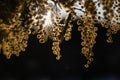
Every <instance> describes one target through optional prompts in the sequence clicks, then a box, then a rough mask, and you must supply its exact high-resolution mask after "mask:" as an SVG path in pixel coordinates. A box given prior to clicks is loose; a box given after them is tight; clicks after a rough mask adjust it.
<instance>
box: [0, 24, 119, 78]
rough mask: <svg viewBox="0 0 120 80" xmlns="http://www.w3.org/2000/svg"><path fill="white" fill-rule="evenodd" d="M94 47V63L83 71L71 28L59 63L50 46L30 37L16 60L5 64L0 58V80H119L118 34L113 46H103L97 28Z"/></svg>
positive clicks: (78, 45) (75, 33)
mask: <svg viewBox="0 0 120 80" xmlns="http://www.w3.org/2000/svg"><path fill="white" fill-rule="evenodd" d="M96 26H98V28H99V30H98V37H97V39H96V41H97V43H96V44H95V46H94V48H93V52H94V54H95V55H94V62H93V63H92V64H91V65H90V67H89V68H88V69H86V68H84V64H85V63H86V59H85V58H84V56H83V55H82V54H81V35H80V32H78V31H77V26H76V25H75V24H74V28H73V31H72V33H73V34H72V39H71V40H70V41H68V42H63V43H62V44H61V55H62V58H61V60H60V61H57V60H56V59H55V56H54V55H53V54H52V50H51V46H52V42H51V41H50V40H48V42H47V43H45V44H39V41H38V40H37V39H36V36H33V35H30V38H29V43H28V47H27V48H26V51H25V52H21V53H20V56H19V57H16V56H14V55H12V57H11V59H9V60H7V59H6V58H5V56H3V54H0V80H120V77H119V74H120V33H118V34H117V35H114V36H113V40H114V42H113V43H112V44H108V43H107V42H106V38H107V37H106V36H105V33H106V30H105V29H104V28H102V27H101V25H100V24H97V25H96Z"/></svg>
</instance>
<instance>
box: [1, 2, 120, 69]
mask: <svg viewBox="0 0 120 80" xmlns="http://www.w3.org/2000/svg"><path fill="white" fill-rule="evenodd" d="M17 2H18V4H16V7H15V8H14V9H15V10H10V11H11V12H8V11H9V8H8V7H7V6H6V7H7V8H3V9H5V10H8V11H5V12H4V10H3V11H1V9H2V8H1V7H3V6H1V5H0V49H1V50H2V51H3V54H4V55H5V56H6V57H7V58H8V59H9V58H10V56H11V55H12V54H15V55H17V56H18V55H19V53H20V52H21V51H25V48H26V47H27V42H28V38H29V35H30V34H32V35H37V38H38V39H39V42H40V43H45V42H46V41H47V40H48V39H51V40H52V41H53V43H52V50H53V53H54V55H56V56H57V57H56V59H57V60H59V59H60V57H61V55H60V44H61V43H62V41H64V40H65V41H68V40H70V39H71V34H72V28H73V26H74V24H75V22H77V25H78V26H79V27H78V31H81V39H82V42H81V46H82V50H81V52H82V54H83V55H84V56H85V57H86V59H87V64H86V65H85V67H86V68H88V67H89V65H90V64H91V62H92V61H93V56H94V53H93V50H92V49H93V47H94V45H95V43H96V40H95V39H96V37H97V30H98V27H97V26H95V23H96V22H97V23H98V24H101V25H102V27H103V28H106V29H107V33H106V35H107V37H108V39H107V42H109V43H111V42H112V35H113V34H117V33H118V32H119V31H120V0H64V1H63V0H18V1H17ZM0 4H2V1H0ZM4 5H5V3H4ZM4 7H5V6H4ZM101 8H102V9H101ZM99 9H100V10H101V11H100V10H99ZM63 11H65V12H66V14H67V15H66V16H65V15H63V16H65V18H64V17H63V16H62V12H63ZM77 11H78V13H79V11H80V12H81V14H80V15H78V14H77ZM2 12H3V13H2ZM6 12H7V13H10V15H9V16H8V15H7V13H6ZM4 13H5V15H7V16H6V18H5V19H4V17H5V16H4V17H3V16H2V15H3V14H4ZM82 13H83V14H82Z"/></svg>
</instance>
